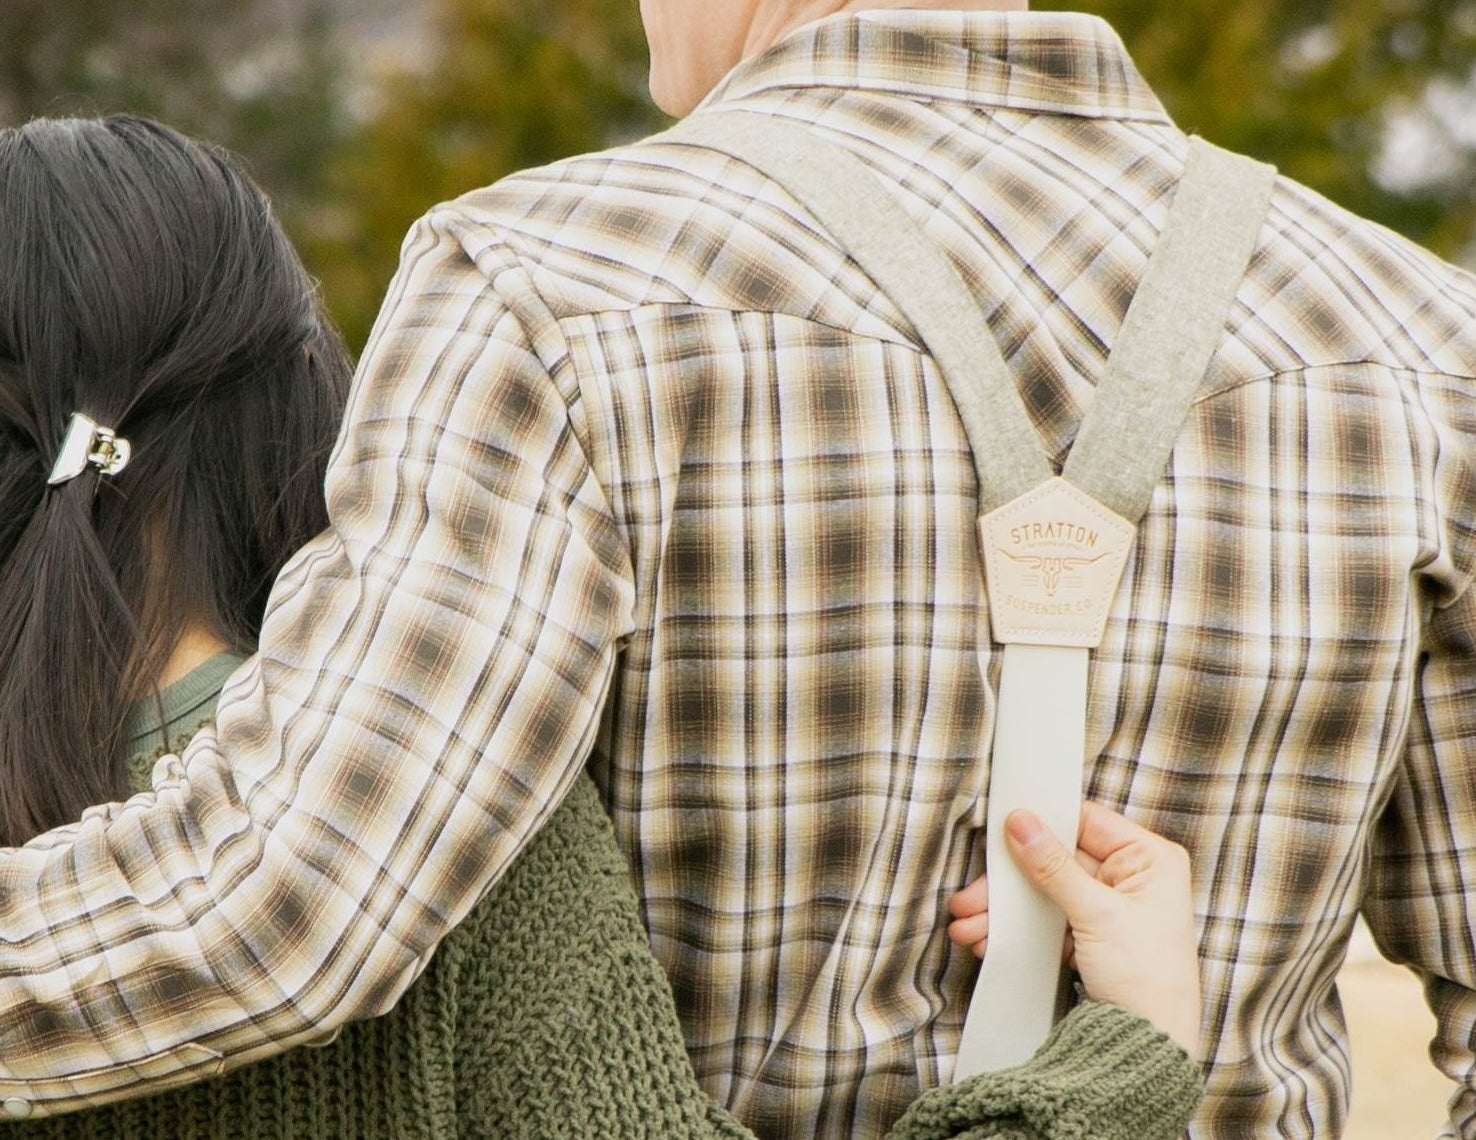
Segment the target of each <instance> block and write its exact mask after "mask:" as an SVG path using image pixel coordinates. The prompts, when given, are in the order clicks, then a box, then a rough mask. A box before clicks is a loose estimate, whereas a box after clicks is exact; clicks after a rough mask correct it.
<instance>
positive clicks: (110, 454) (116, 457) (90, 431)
mask: <svg viewBox="0 0 1476 1140" xmlns="http://www.w3.org/2000/svg"><path fill="white" fill-rule="evenodd" d="M132 455H133V448H132V447H130V446H129V444H128V441H127V440H126V439H120V438H119V437H118V435H117V433H115V432H114V431H113V429H112V428H106V427H102V426H100V425H99V424H97V423H95V422H94V421H92V420H90V419H88V418H87V417H86V416H84V415H83V414H82V413H81V412H73V413H72V420H71V422H70V423H69V424H68V425H67V435H66V438H65V439H63V440H62V445H61V450H60V451H59V452H57V455H56V463H55V464H53V465H52V468H51V477H50V478H49V479H47V480H46V482H47V484H48V485H55V484H57V483H65V482H67V481H68V480H69V479H75V478H76V477H77V476H78V475H80V474H82V472H84V471H86V470H87V468H88V467H96V468H97V469H98V470H99V471H101V472H102V473H103V474H104V475H116V474H118V472H119V471H122V470H123V468H125V467H127V466H128V460H129V459H130V458H131V457H132Z"/></svg>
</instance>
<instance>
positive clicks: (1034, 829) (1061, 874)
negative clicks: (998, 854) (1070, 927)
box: [1005, 810, 1101, 921]
mask: <svg viewBox="0 0 1476 1140" xmlns="http://www.w3.org/2000/svg"><path fill="white" fill-rule="evenodd" d="M1005 835H1006V837H1007V839H1008V841H1009V848H1010V854H1011V855H1013V856H1014V858H1015V862H1016V863H1018V864H1019V865H1020V870H1021V871H1023V872H1024V874H1025V877H1026V878H1027V879H1028V880H1030V882H1031V883H1032V884H1033V885H1034V886H1035V888H1036V889H1037V890H1039V891H1040V892H1041V894H1043V895H1045V896H1046V898H1048V899H1050V900H1051V901H1052V902H1053V903H1055V904H1056V905H1057V906H1059V907H1060V908H1061V909H1062V910H1064V911H1065V912H1066V918H1067V920H1068V921H1072V920H1074V918H1075V916H1076V914H1077V913H1078V912H1079V911H1080V909H1081V908H1082V907H1083V906H1085V905H1086V904H1087V903H1088V902H1090V901H1091V898H1092V895H1093V892H1094V891H1095V890H1096V889H1098V888H1100V887H1101V884H1100V883H1098V882H1097V881H1096V880H1095V879H1093V878H1092V877H1091V876H1090V875H1088V874H1087V873H1086V872H1085V871H1084V870H1082V869H1081V867H1080V866H1078V865H1077V862H1076V860H1075V859H1074V858H1073V857H1072V854H1071V852H1070V851H1068V850H1067V849H1066V848H1065V847H1063V846H1062V845H1061V843H1060V841H1059V840H1058V839H1057V838H1056V837H1055V836H1054V835H1052V834H1051V833H1050V831H1049V830H1048V829H1047V828H1046V825H1045V824H1043V823H1042V822H1041V821H1040V817H1039V816H1037V815H1035V814H1034V813H1033V812H1029V811H1024V810H1019V811H1012V812H1011V813H1010V814H1009V816H1008V817H1007V818H1006V819H1005Z"/></svg>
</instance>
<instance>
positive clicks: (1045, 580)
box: [658, 110, 1275, 1080]
mask: <svg viewBox="0 0 1476 1140" xmlns="http://www.w3.org/2000/svg"><path fill="white" fill-rule="evenodd" d="M658 138H660V139H662V140H663V141H669V142H680V143H690V144H692V145H696V146H702V147H706V148H709V149H713V150H717V151H721V152H724V153H727V154H729V155H732V156H733V157H735V158H738V159H740V160H742V161H744V162H747V163H748V164H750V165H751V166H753V167H755V168H756V169H758V170H761V171H763V172H764V173H765V174H767V175H768V176H769V177H770V178H772V179H773V180H774V181H775V182H777V183H779V184H780V185H781V186H783V187H784V188H785V189H786V190H788V191H789V193H790V194H792V195H793V196H794V197H795V198H796V200H798V201H799V202H800V204H801V205H803V206H804V207H805V208H806V209H807V210H809V211H810V212H811V213H812V214H813V215H814V216H815V218H816V220H817V221H819V222H820V224H821V225H822V226H823V227H824V228H825V229H826V230H827V231H828V232H829V233H830V234H831V236H832V237H833V238H835V239H836V241H837V243H838V244H839V245H840V246H841V247H842V248H844V249H845V250H846V251H847V252H848V253H849V254H850V255H851V256H852V257H853V258H854V259H855V260H856V262H857V263H858V264H859V265H860V266H861V267H862V269H864V270H865V271H866V273H867V274H868V275H869V276H870V277H871V278H872V280H873V281H875V282H876V284H877V285H878V287H879V288H880V289H881V290H882V292H884V293H885V294H886V295H887V296H888V297H889V298H890V299H891V301H892V302H893V304H895V305H896V306H897V307H898V308H899V309H900V310H901V311H902V313H903V314H904V315H905V316H906V317H907V319H908V320H909V321H910V322H912V325H913V327H914V330H915V331H916V333H917V335H918V336H919V338H920V339H921V340H922V342H923V343H924V345H925V346H926V347H927V349H928V352H929V353H930V354H931V355H932V357H933V359H934V361H935V362H936V363H937V365H938V368H939V370H940V371H941V372H942V374H943V378H944V380H945V382H946V383H947V385H948V388H949V391H950V393H951V394H952V397H953V401H954V404H955V406H956V407H957V409H958V414H959V418H960V419H961V420H962V421H963V425H964V429H965V431H966V433H967V435H968V439H969V446H970V448H971V450H972V452H973V457H974V464H975V468H976V470H977V472H978V477H979V496H980V504H981V508H982V512H981V513H984V514H985V517H984V518H982V519H981V527H980V540H981V547H982V551H983V554H984V558H985V565H986V573H987V577H988V592H989V599H990V608H991V615H992V618H993V624H994V630H993V632H994V636H995V638H996V639H997V640H1000V641H1003V642H1005V643H1006V644H1005V651H1004V663H1003V667H1002V673H1001V678H1000V699H999V708H998V712H997V716H996V724H995V737H994V743H993V748H992V757H991V773H990V787H989V804H988V845H987V851H986V864H987V867H988V871H989V880H990V881H989V895H990V908H989V909H990V919H989V923H990V932H989V934H990V937H989V950H988V953H987V954H986V955H985V958H984V962H983V964H982V966H981V968H980V971H979V978H978V981H977V983H976V986H975V991H974V997H973V1001H972V1002H971V1004H970V1009H969V1015H968V1018H967V1020H966V1022H965V1025H964V1028H963V1033H962V1036H961V1038H960V1044H959V1054H958V1060H957V1063H956V1065H955V1071H954V1079H955V1080H958V1079H962V1078H963V1077H965V1076H969V1075H971V1074H973V1073H976V1072H985V1071H993V1070H997V1069H1001V1068H1006V1067H1009V1066H1012V1065H1016V1064H1019V1063H1021V1062H1023V1061H1025V1060H1026V1059H1028V1058H1029V1057H1030V1055H1031V1054H1032V1053H1033V1052H1034V1051H1035V1050H1036V1049H1037V1048H1038V1047H1039V1045H1040V1044H1041V1042H1043V1041H1044V1040H1045V1037H1046V1034H1047V1033H1048V1032H1049V1030H1050V1027H1051V1024H1052V1021H1053V1020H1054V1015H1055V1009H1056V1004H1057V1002H1056V998H1057V988H1058V983H1059V978H1060V969H1059V965H1060V951H1061V944H1062V938H1063V936H1064V933H1065V917H1064V915H1062V914H1061V913H1060V911H1059V910H1057V909H1056V908H1055V907H1054V906H1053V905H1052V904H1051V903H1049V902H1048V901H1047V900H1046V899H1045V898H1044V897H1043V896H1042V895H1040V894H1039V893H1038V892H1036V891H1035V890H1034V889H1033V888H1032V887H1030V885H1029V884H1028V883H1027V882H1026V881H1025V879H1024V877H1023V876H1022V875H1021V874H1020V872H1019V870H1018V868H1017V867H1016V866H1015V864H1014V861H1013V860H1012V859H1011V858H1010V856H1009V854H1008V852H1007V849H1006V847H1005V844H1004V819H1005V817H1006V816H1007V815H1008V813H1009V812H1011V811H1013V810H1015V809H1016V808H1020V807H1029V808H1030V809H1031V810H1033V811H1035V812H1036V814H1038V815H1040V816H1041V818H1042V819H1043V820H1044V821H1045V823H1046V824H1047V826H1049V827H1050V828H1051V829H1052V830H1053V831H1054V832H1055V833H1056V834H1057V835H1058V836H1060V837H1061V838H1063V839H1069V838H1070V837H1071V836H1074V835H1075V833H1076V827H1077V820H1078V817H1079V815H1080V810H1081V784H1082V765H1083V761H1084V758H1085V756H1084V754H1085V747H1086V746H1085V719H1086V693H1087V679H1088V655H1089V652H1090V649H1091V648H1092V647H1094V646H1095V645H1096V644H1097V642H1098V641H1099V640H1100V639H1101V635H1102V627H1103V624H1104V623H1105V620H1106V610H1107V607H1108V606H1109V605H1110V603H1111V600H1112V596H1113V594H1114V593H1115V590H1116V586H1117V581H1118V577H1119V575H1120V573H1121V570H1122V566H1123V564H1124V563H1125V561H1126V555H1127V549H1128V546H1129V545H1130V544H1131V541H1132V536H1133V533H1134V531H1135V528H1136V525H1137V522H1138V520H1139V519H1140V518H1141V517H1142V515H1143V513H1144V511H1145V510H1146V509H1147V507H1148V504H1149V502H1150V500H1151V498H1152V495H1153V489H1154V487H1155V486H1156V485H1157V483H1158V481H1159V479H1160V477H1161V476H1162V473H1163V469H1164V466H1165V464H1166V463H1167V460H1168V457H1169V454H1170V452H1171V450H1172V448H1173V443H1174V439H1175V437H1176V436H1177V434H1178V432H1179V429H1180V427H1181V426H1182V424H1183V421H1184V417H1185V416H1186V415H1187V414H1188V409H1189V406H1190V404H1191V403H1192V401H1193V398H1194V393H1195V391H1196V390H1197V388H1198V386H1199V383H1200V381H1201V380H1202V378H1203V376H1204V372H1205V369H1206V368H1207V367H1208V365H1209V362H1210V359H1211V357H1212V356H1213V355H1214V352H1215V348H1216V346H1217V345H1218V343H1219V341H1220V338H1221V336H1222V335H1223V332H1224V328H1225V324H1226V321H1227V319H1228V316H1229V313H1230V309H1231V306H1232V305H1233V303H1234V300H1235V294H1236V291H1237V289H1238V286H1239V284H1240V281H1241V279H1242V277H1243V276H1244V274H1245V269H1246V266H1247V264H1248V263H1249V260H1250V257H1251V254H1252V253H1253V252H1254V249H1255V245H1256V241H1257V238H1258V235H1259V233H1260V230H1261V227H1262V224H1263V223H1264V220H1265V217H1266V211H1267V208H1268V205H1269V201H1270V195H1271V188H1272V185H1273V183H1274V180H1275V171H1274V170H1272V169H1271V168H1270V167H1267V166H1263V165H1261V164H1259V163H1255V162H1252V161H1250V160H1248V159H1244V158H1241V157H1239V156H1236V155H1232V154H1229V153H1228V152H1225V151H1221V150H1219V149H1217V148H1215V147H1212V146H1210V145H1209V144H1208V143H1205V142H1203V141H1202V140H1199V139H1191V140H1190V148H1189V158H1188V163H1187V165H1186V167H1185V172H1184V176H1183V179H1182V180H1181V181H1180V184H1179V186H1178V189H1177V190H1176V192H1175V196H1174V202H1173V206H1172V208H1171V209H1170V212H1169V218H1168V221H1167V223H1166V226H1165V229H1164V233H1163V234H1162V236H1161V237H1160V240H1159V244H1158V246H1157V247H1156V248H1155V250H1154V252H1153V255H1152V257H1151V259H1150V261H1149V265H1148V269H1147V271H1146V273H1145V275H1144V277H1143V280H1142V282H1141V283H1140V285H1139V288H1138V291H1137V293H1136V294H1135V296H1134V298H1133V301H1132V303H1131V304H1130V306H1129V308H1128V312H1127V315H1126V317H1125V319H1124V322H1123V327H1122V330H1121V332H1120V333H1119V336H1118V341H1117V344H1116V345H1115V346H1114V348H1113V351H1112V354H1111V356H1110V358H1109V359H1108V362H1107V367H1106V371H1105V372H1104V374H1103V376H1102V378H1101V380H1100V381H1099V383H1098V385H1097V390H1096V395H1095V398H1094V400H1093V402H1092V406H1091V408H1090V409H1089V410H1088V412H1087V414H1086V416H1085V418H1084V419H1083V421H1082V426H1081V429H1080V431H1079V432H1078V434H1077V439H1076V443H1075V444H1074V445H1073V447H1072V450H1071V454H1070V456H1069V457H1068V460H1067V463H1066V467H1065V471H1064V473H1063V477H1062V478H1052V475H1051V470H1050V467H1049V464H1048V462H1047V460H1046V459H1045V457H1044V455H1042V454H1041V451H1040V445H1039V440H1038V438H1037V436H1036V434H1035V431H1034V428H1033V426H1032V424H1031V422H1030V417H1029V414H1028V412H1027V411H1026V410H1025V407H1024V404H1023V403H1022V401H1021V399H1020V396H1019V393H1018V390H1017V387H1016V384H1015V382H1014V379H1013V378H1012V376H1011V375H1010V372H1009V369H1008V366H1007V365H1006V364H1005V361H1004V358H1003V357H1002V355H1001V354H1000V351H999V348H998V346H997V345H996V343H995V341H994V339H993V337H992V336H991V335H990V333H989V330H988V327H987V325H986V323H985V321H984V319H983V314H982V313H981V311H980V306H979V303H978V301H977V299H976V298H975V297H974V296H973V295H972V293H971V292H970V291H969V288H968V286H967V285H966V284H965V283H964V281H963V279H962V278H961V277H960V276H959V274H958V272H957V271H956V270H955V269H954V268H953V265H952V264H951V263H950V262H949V261H948V259H947V257H946V256H945V255H944V254H943V252H942V251H941V250H940V249H939V248H938V247H937V246H936V245H935V244H934V243H933V242H932V241H931V240H930V239H929V238H928V237H927V236H926V234H925V233H924V231H923V230H922V227H921V226H920V225H919V224H918V223H917V222H916V221H914V220H913V218H912V216H911V215H910V214H908V213H907V211H906V210H905V209H904V208H903V207H902V206H901V204H900V203H899V202H898V201H897V200H896V198H894V197H893V195H892V194H890V193H888V192H887V190H886V188H885V185H884V182H883V180H882V179H881V177H880V176H878V175H876V174H873V173H872V171H871V170H870V168H869V167H867V166H866V165H865V164H864V163H863V162H861V160H860V159H858V158H856V157H855V156H854V155H852V154H851V153H850V152H848V151H847V150H845V149H844V148H843V147H841V146H839V145H837V144H835V143H832V142H829V141H827V140H826V139H825V138H824V137H823V136H822V135H821V134H820V133H819V132H817V131H815V130H813V129H812V128H810V127H808V126H806V125H804V124H802V123H799V122H795V121H793V120H786V119H782V118H778V117H775V116H772V115H761V114H755V113H752V112H744V111H736V110H723V111H712V112H705V113H701V114H698V115H694V116H693V117H691V118H689V119H687V120H686V121H685V122H683V123H681V124H680V125H678V126H677V127H675V128H673V129H672V130H670V131H668V132H666V133H665V134H664V135H662V136H658ZM1032 512H1033V513H1032ZM1032 518H1034V519H1037V520H1046V522H1044V523H1042V525H1041V526H1040V527H1036V528H1035V529H1034V531H1033V533H1035V534H1037V535H1040V534H1046V533H1047V532H1052V528H1051V527H1050V526H1049V525H1048V524H1049V522H1050V521H1051V520H1061V519H1070V520H1071V525H1068V526H1059V525H1058V526H1057V527H1056V528H1054V529H1055V530H1056V531H1066V532H1070V533H1069V534H1068V535H1067V538H1066V539H1063V540H1061V541H1056V540H1055V539H1054V538H1048V539H1043V540H1040V541H1029V540H1026V541H1021V540H1020V539H1019V538H1018V536H1019V535H1021V534H1029V533H1032V532H1031V528H1030V525H1029V524H1030V520H1031V519H1032ZM1012 524H1013V525H1012ZM1042 528H1044V529H1042ZM1052 533H1054V532H1052ZM1009 535H1015V536H1017V538H1016V539H1015V540H1014V541H1013V542H1012V540H1011V539H1010V538H1009V537H1008V536H1009ZM1073 544H1074V545H1073ZM1065 579H1069V580H1070V587H1071V588H1073V589H1075V590H1076V591H1077V592H1076V593H1075V594H1070V595H1066V596H1068V597H1069V601H1064V602H1063V601H1060V600H1058V599H1057V589H1058V588H1060V587H1061V585H1062V582H1063V580H1065ZM1012 606H1013V607H1014V608H1013V609H1011V607H1012ZM1084 609H1089V610H1091V612H1090V613H1089V614H1087V615H1086V618H1085V620H1083V618H1082V617H1081V616H1080V612H1081V611H1083V610H1084ZM1058 611H1060V612H1064V611H1071V612H1072V616H1070V617H1069V618H1063V619H1060V620H1057V618H1056V617H1055V616H1054V615H1055V614H1056V613H1057V612H1058Z"/></svg>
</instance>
